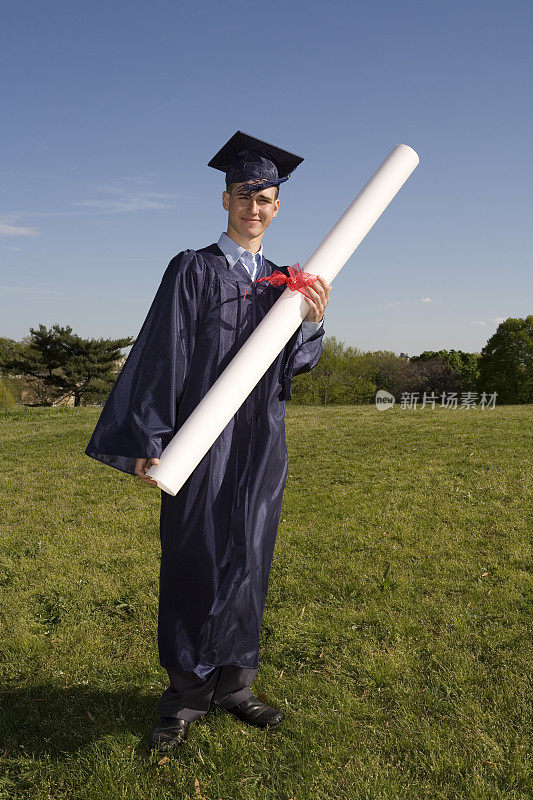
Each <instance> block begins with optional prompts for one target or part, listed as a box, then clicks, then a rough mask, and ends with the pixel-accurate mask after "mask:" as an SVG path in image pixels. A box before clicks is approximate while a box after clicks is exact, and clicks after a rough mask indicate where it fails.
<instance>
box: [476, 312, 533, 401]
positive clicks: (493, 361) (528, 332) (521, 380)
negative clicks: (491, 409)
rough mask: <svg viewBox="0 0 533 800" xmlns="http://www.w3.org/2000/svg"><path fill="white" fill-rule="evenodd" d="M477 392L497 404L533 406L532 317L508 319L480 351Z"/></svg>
mask: <svg viewBox="0 0 533 800" xmlns="http://www.w3.org/2000/svg"><path fill="white" fill-rule="evenodd" d="M479 389H480V391H484V392H487V393H492V392H497V393H498V396H497V401H498V402H499V403H531V402H533V315H532V314H530V315H529V316H528V317H526V318H525V319H521V318H513V317H509V318H508V319H506V320H505V321H504V322H501V323H500V324H499V325H498V329H497V330H496V333H494V334H493V335H492V336H491V337H490V339H489V340H488V342H487V344H486V345H485V347H484V348H483V350H482V351H481V358H480V362H479Z"/></svg>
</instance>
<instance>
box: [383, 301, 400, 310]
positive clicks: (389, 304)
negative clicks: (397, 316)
mask: <svg viewBox="0 0 533 800" xmlns="http://www.w3.org/2000/svg"><path fill="white" fill-rule="evenodd" d="M385 305H386V306H387V308H396V306H399V305H400V301H399V300H388V301H387V302H386V303H385Z"/></svg>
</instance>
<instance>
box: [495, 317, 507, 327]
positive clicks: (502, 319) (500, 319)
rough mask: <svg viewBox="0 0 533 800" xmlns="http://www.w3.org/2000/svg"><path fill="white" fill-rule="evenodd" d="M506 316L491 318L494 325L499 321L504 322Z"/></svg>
mask: <svg viewBox="0 0 533 800" xmlns="http://www.w3.org/2000/svg"><path fill="white" fill-rule="evenodd" d="M506 319H507V317H494V319H493V320H492V321H493V323H494V324H495V325H499V324H500V323H501V322H505V320H506Z"/></svg>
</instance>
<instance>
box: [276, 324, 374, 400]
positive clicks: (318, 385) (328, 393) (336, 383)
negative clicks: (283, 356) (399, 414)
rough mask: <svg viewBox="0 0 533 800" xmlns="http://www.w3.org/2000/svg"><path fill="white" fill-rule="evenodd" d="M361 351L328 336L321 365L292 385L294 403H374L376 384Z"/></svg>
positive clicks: (296, 378)
mask: <svg viewBox="0 0 533 800" xmlns="http://www.w3.org/2000/svg"><path fill="white" fill-rule="evenodd" d="M360 355H361V354H360V352H359V351H358V350H357V348H354V347H348V346H347V345H345V344H344V342H340V341H338V340H337V339H336V338H335V336H327V337H324V345H323V352H322V356H321V358H320V361H319V362H318V364H317V365H316V366H315V367H313V369H312V370H310V371H309V372H304V373H302V374H301V375H296V376H295V377H294V378H293V380H292V383H291V393H292V402H294V403H308V404H312V405H328V404H331V403H333V404H340V405H348V404H352V403H370V402H372V399H373V397H374V395H375V393H376V385H375V383H373V382H372V381H371V380H370V379H369V377H368V369H367V368H366V365H363V366H361V363H360Z"/></svg>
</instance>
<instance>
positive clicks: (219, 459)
mask: <svg viewBox="0 0 533 800" xmlns="http://www.w3.org/2000/svg"><path fill="white" fill-rule="evenodd" d="M275 269H278V270H280V271H282V272H285V274H288V270H287V267H278V266H277V265H276V264H274V263H273V262H271V261H269V260H268V259H265V258H263V266H262V269H261V270H260V271H259V272H258V274H257V275H256V279H257V278H260V277H262V276H263V275H269V274H270V273H271V272H273V271H274V270H275ZM250 280H251V279H250V276H249V275H248V274H247V271H246V269H245V267H244V266H242V265H241V264H240V263H237V264H236V265H235V266H234V267H233V269H229V267H228V263H227V261H226V258H225V256H224V254H223V253H222V251H221V250H220V248H219V247H218V245H216V244H211V245H209V246H208V247H204V248H202V249H200V250H184V251H183V252H181V253H179V254H178V255H177V256H175V257H174V258H173V259H172V260H171V262H170V263H169V265H168V267H167V269H166V271H165V273H164V275H163V278H162V280H161V284H160V286H159V289H158V290H157V293H156V295H155V298H154V300H153V302H152V305H151V306H150V309H149V311H148V315H147V317H146V319H145V321H144V323H143V326H142V328H141V330H140V333H139V335H138V337H137V339H136V341H135V343H134V345H133V346H132V349H131V351H130V353H129V355H128V358H127V360H126V361H125V363H124V366H123V367H122V370H121V372H120V374H119V376H118V378H117V380H116V381H115V384H114V386H113V388H112V390H111V392H110V394H109V397H108V399H107V401H106V403H105V405H104V408H103V410H102V413H101V415H100V418H99V420H98V423H97V425H96V428H95V430H94V432H93V434H92V436H91V439H90V441H89V444H88V445H87V448H86V450H85V453H86V454H87V455H88V456H90V457H91V458H94V459H97V460H98V461H101V462H103V463H104V464H107V465H109V466H111V467H114V468H115V469H118V470H121V471H123V472H126V473H130V474H134V470H135V459H136V458H148V457H156V458H159V457H160V456H161V452H162V450H163V448H164V447H165V446H166V445H167V444H168V442H169V441H170V440H171V438H172V437H173V435H174V434H175V433H176V431H177V430H178V429H179V428H180V426H181V425H182V424H183V422H184V421H185V420H186V419H187V417H188V416H189V415H190V414H191V413H192V411H194V409H195V408H196V406H197V405H198V403H199V402H200V400H201V399H202V397H203V396H204V395H205V394H206V393H207V392H208V390H209V389H210V387H211V386H212V385H213V383H214V382H215V381H216V379H217V378H218V376H219V375H220V374H221V373H222V372H223V370H224V369H225V367H226V366H227V365H228V364H229V362H230V361H231V360H232V358H233V357H234V356H235V355H236V353H237V352H238V351H239V349H240V348H241V346H242V345H243V344H244V342H245V341H246V340H247V339H248V337H249V336H250V334H251V333H252V331H253V330H254V328H256V327H257V325H258V324H259V323H260V321H261V320H262V318H263V317H264V316H265V314H266V313H267V312H268V311H269V309H270V308H271V307H272V305H273V304H274V303H275V301H276V300H277V298H278V297H279V296H280V295H281V294H282V292H283V291H284V290H285V288H286V287H285V285H282V286H272V285H271V284H270V283H269V282H268V281H264V282H262V283H254V284H252V285H251V286H250V288H249V290H248V293H247V295H246V299H245V300H243V295H244V293H245V290H246V288H247V287H248V285H249V284H250ZM323 335H324V326H323V325H321V326H320V327H319V328H318V329H317V331H316V333H314V334H313V336H312V337H311V338H310V339H307V340H306V341H305V342H304V341H303V335H302V326H301V325H300V327H299V328H298V329H297V330H296V331H295V333H294V334H293V335H292V337H291V339H290V340H289V341H288V343H287V345H286V346H285V348H284V349H283V351H282V352H281V353H280V354H279V355H278V356H277V358H276V359H275V360H274V362H273V363H272V364H271V365H270V367H269V368H268V370H267V371H266V373H265V374H264V375H263V377H262V378H261V380H260V381H259V382H258V383H257V384H256V386H255V387H254V389H253V390H252V392H251V393H250V394H249V396H248V397H247V398H246V400H245V401H244V403H243V404H242V406H241V407H240V409H239V410H238V412H237V413H236V414H235V415H234V417H233V418H232V419H231V420H230V421H229V423H228V424H227V425H226V427H225V428H224V430H223V431H222V433H221V434H220V436H219V437H218V438H217V439H216V441H215V442H214V443H213V445H212V446H211V448H210V449H209V451H208V452H207V453H206V454H205V456H204V457H203V459H202V460H201V461H200V462H199V464H198V465H197V467H196V468H195V469H194V471H193V472H192V474H191V475H190V476H189V478H188V479H187V481H186V482H185V483H184V484H183V486H182V488H181V489H180V490H179V492H178V493H177V495H176V496H175V497H172V496H171V495H169V494H167V493H166V492H163V491H161V512H160V538H161V565H160V577H159V590H160V591H159V615H158V647H159V660H160V663H161V665H162V666H163V667H165V668H166V669H168V670H189V671H193V672H195V673H196V674H197V675H198V676H199V677H200V678H205V677H206V676H207V675H208V674H209V672H211V670H213V669H214V668H215V667H217V666H223V665H228V664H232V665H235V666H240V667H244V668H249V669H256V668H257V666H258V649H259V628H260V625H261V619H262V616H263V610H264V606H265V601H266V594H267V585H268V576H269V572H270V566H271V561H272V557H273V552H274V544H275V540H276V533H277V528H278V524H279V518H280V514H281V505H282V497H283V490H284V487H285V482H286V478H287V470H288V457H287V446H286V442H285V403H286V401H287V400H289V399H290V397H291V391H290V384H291V379H292V378H293V376H294V375H297V374H299V373H301V372H307V371H308V370H310V369H312V367H314V366H315V365H316V364H317V362H318V361H319V359H320V356H321V355H322V339H323Z"/></svg>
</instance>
